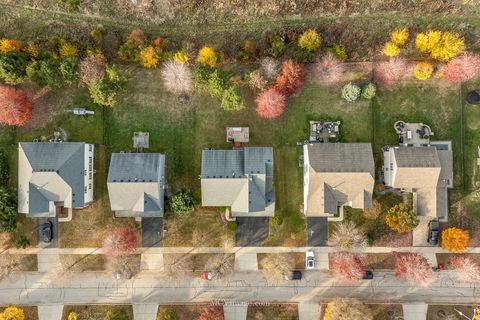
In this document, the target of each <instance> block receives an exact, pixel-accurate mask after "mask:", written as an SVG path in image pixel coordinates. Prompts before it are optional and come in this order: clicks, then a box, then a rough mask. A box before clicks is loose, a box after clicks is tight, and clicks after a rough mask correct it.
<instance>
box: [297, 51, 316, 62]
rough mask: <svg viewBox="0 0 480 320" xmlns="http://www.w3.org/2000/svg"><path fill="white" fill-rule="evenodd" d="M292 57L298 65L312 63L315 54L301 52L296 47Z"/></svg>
mask: <svg viewBox="0 0 480 320" xmlns="http://www.w3.org/2000/svg"><path fill="white" fill-rule="evenodd" d="M293 57H294V59H295V60H297V61H298V62H300V63H312V62H313V61H315V52H312V51H307V50H302V49H301V48H298V47H296V48H295V51H294V53H293Z"/></svg>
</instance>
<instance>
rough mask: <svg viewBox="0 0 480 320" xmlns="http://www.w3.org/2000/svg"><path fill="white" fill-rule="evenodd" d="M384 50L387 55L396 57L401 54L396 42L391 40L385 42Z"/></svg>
mask: <svg viewBox="0 0 480 320" xmlns="http://www.w3.org/2000/svg"><path fill="white" fill-rule="evenodd" d="M382 52H383V54H384V55H386V56H387V57H396V56H398V55H399V54H400V48H399V47H398V46H397V45H396V44H395V43H393V42H390V41H389V42H387V43H385V45H384V47H383V50H382Z"/></svg>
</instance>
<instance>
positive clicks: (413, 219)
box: [385, 203, 419, 233]
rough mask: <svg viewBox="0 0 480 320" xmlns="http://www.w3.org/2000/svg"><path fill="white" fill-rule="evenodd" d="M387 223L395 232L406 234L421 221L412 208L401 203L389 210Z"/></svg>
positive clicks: (386, 217)
mask: <svg viewBox="0 0 480 320" xmlns="http://www.w3.org/2000/svg"><path fill="white" fill-rule="evenodd" d="M385 222H386V223H387V225H388V226H389V227H390V228H391V229H392V230H393V231H396V232H398V233H404V232H409V231H411V230H412V229H413V228H415V227H416V226H418V223H419V220H418V218H417V215H416V214H415V213H414V212H413V210H412V208H410V207H408V206H406V205H404V204H403V203H400V204H397V205H396V206H394V207H392V208H390V210H388V213H387V215H386V216H385Z"/></svg>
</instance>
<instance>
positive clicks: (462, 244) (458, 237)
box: [441, 227, 470, 253]
mask: <svg viewBox="0 0 480 320" xmlns="http://www.w3.org/2000/svg"><path fill="white" fill-rule="evenodd" d="M469 242H470V236H469V234H468V231H467V230H461V229H458V228H453V227H452V228H448V229H445V230H443V231H442V242H441V246H442V248H443V249H447V250H448V251H450V252H455V253H462V252H465V251H467V249H468V244H469Z"/></svg>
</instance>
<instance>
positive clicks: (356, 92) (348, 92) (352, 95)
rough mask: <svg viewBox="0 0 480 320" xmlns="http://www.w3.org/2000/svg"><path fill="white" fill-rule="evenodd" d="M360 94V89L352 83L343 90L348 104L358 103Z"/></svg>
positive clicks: (343, 96) (343, 95)
mask: <svg viewBox="0 0 480 320" xmlns="http://www.w3.org/2000/svg"><path fill="white" fill-rule="evenodd" d="M360 93H361V89H360V87H359V86H357V85H356V84H353V83H351V82H350V83H347V84H346V85H345V86H344V87H343V88H342V98H343V99H345V100H346V101H348V102H353V101H356V100H357V99H358V98H359V97H360Z"/></svg>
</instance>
